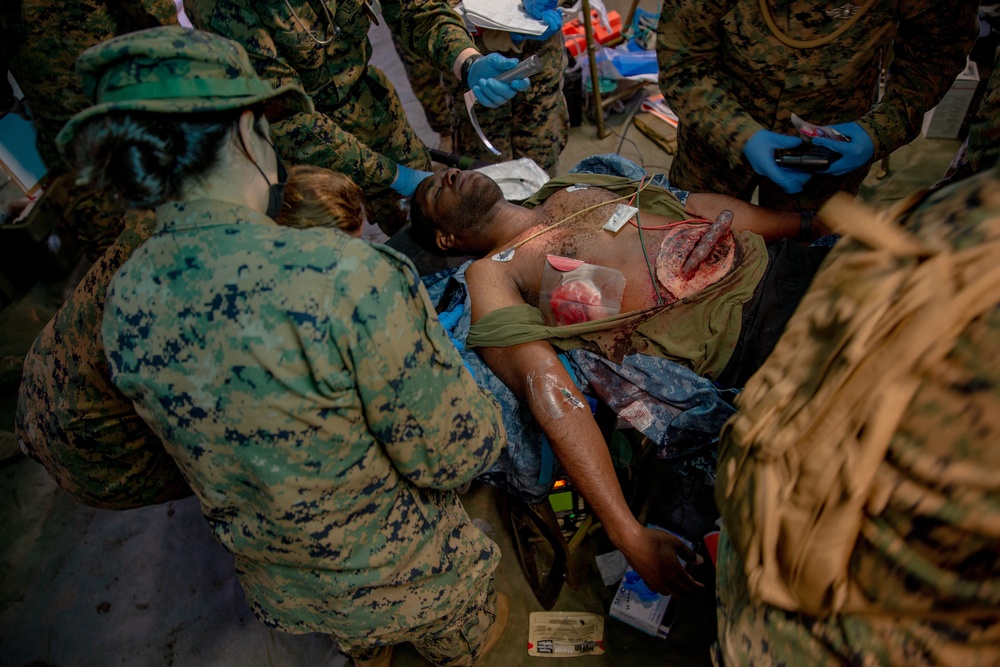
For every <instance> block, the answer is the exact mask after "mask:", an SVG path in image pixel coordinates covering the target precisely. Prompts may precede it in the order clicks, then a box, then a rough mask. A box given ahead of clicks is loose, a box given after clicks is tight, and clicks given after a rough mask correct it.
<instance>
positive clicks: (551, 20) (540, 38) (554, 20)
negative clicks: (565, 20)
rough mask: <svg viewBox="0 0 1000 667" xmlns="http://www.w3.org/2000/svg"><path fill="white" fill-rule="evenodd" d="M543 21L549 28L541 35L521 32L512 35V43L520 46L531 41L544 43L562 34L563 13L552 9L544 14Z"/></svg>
mask: <svg viewBox="0 0 1000 667" xmlns="http://www.w3.org/2000/svg"><path fill="white" fill-rule="evenodd" d="M541 20H542V21H545V23H546V25H548V26H549V27H548V28H546V29H545V32H543V33H542V34H541V35H524V34H521V33H519V32H512V33H511V34H510V39H511V41H512V42H514V43H515V44H520V43H521V42H524V41H527V40H529V39H530V40H534V41H536V42H544V41H545V40H547V39H548V38H549V37H551V36H552V35H555V34H556V33H559V32H562V12H560V11H559V10H558V9H550V10H549V11H547V12H544V13H543V14H542V16H541Z"/></svg>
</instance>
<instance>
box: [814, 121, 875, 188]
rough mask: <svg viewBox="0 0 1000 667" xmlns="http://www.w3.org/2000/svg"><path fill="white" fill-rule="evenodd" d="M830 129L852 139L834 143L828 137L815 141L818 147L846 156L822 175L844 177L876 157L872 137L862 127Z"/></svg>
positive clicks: (846, 125) (856, 125)
mask: <svg viewBox="0 0 1000 667" xmlns="http://www.w3.org/2000/svg"><path fill="white" fill-rule="evenodd" d="M830 127H831V128H832V129H834V130H836V131H837V132H840V133H841V134H842V135H844V136H845V137H847V138H848V139H850V141H834V140H833V139H827V138H826V137H816V138H815V139H813V143H814V144H816V145H817V146H824V147H826V148H829V149H830V150H832V151H837V152H838V153H840V154H841V155H843V156H844V157H842V158H840V159H839V160H837V161H836V162H834V163H833V164H831V165H830V166H829V167H827V169H826V171H821V172H820V173H821V174H832V175H833V176H843V175H844V174H848V173H850V172H852V171H854V170H855V169H860V168H861V167H863V166H865V165H866V164H868V162H869V161H870V160H871V159H872V156H873V155H875V146H874V144H872V139H871V137H869V136H868V133H867V132H865V131H864V130H863V129H862V128H861V126H860V125H858V124H857V123H841V124H840V125H831V126H830Z"/></svg>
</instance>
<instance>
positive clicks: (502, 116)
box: [396, 30, 569, 176]
mask: <svg viewBox="0 0 1000 667" xmlns="http://www.w3.org/2000/svg"><path fill="white" fill-rule="evenodd" d="M475 40H476V47H477V48H478V49H479V50H480V52H481V53H491V52H494V51H496V52H499V53H500V54H502V55H504V56H506V57H508V58H517V59H519V60H523V59H525V58H529V57H530V56H532V55H534V54H538V57H539V58H540V59H541V61H542V71H541V72H539V73H537V74H533V75H532V76H531V87H530V88H529V89H528V90H526V91H525V92H523V93H520V94H518V95H515V96H514V97H513V98H512V99H511V100H510V101H509V102H507V103H505V104H502V105H500V106H499V107H496V108H495V109H490V108H488V107H484V106H483V105H481V104H477V105H476V107H475V111H476V119H477V120H478V121H479V124H480V126H481V127H482V129H483V133H484V134H485V135H486V138H487V139H489V140H490V143H492V144H493V145H494V146H495V147H496V149H497V150H499V151H500V152H501V155H500V156H499V157H498V156H495V155H493V153H491V152H489V150H488V149H487V148H486V147H485V146H484V145H483V142H482V141H480V139H479V136H478V135H477V134H476V131H475V129H474V128H473V127H472V122H471V121H470V120H469V114H468V112H467V110H466V108H465V100H464V99H463V95H464V93H465V91H466V90H468V89H467V88H466V87H465V86H464V84H462V83H460V82H459V81H457V80H456V79H454V77H451V78H449V77H443V76H442V75H441V73H440V72H439V71H438V70H436V69H434V68H432V67H431V66H430V65H429V64H428V63H426V62H425V61H422V60H419V59H418V58H416V57H415V56H414V55H413V54H412V53H410V52H409V51H407V50H406V49H405V48H401V45H397V47H396V51H397V52H398V53H399V57H400V59H401V60H402V61H403V66H404V67H405V68H406V75H407V77H408V78H409V80H410V85H411V86H412V87H413V94H414V95H415V96H416V98H417V99H418V100H419V101H420V104H421V106H423V108H424V112H425V113H426V114H427V121H428V123H429V124H430V126H431V128H432V129H433V130H434V131H435V132H438V133H440V134H445V135H447V136H448V137H450V138H451V144H450V145H451V149H452V150H453V151H454V152H455V153H457V154H459V155H462V156H466V157H472V158H476V159H480V160H485V161H487V162H494V161H504V160H516V159H517V158H522V157H527V158H531V159H532V160H534V161H535V163H536V164H538V166H540V167H542V169H545V170H546V171H547V172H549V174H550V175H553V176H554V175H555V172H556V168H557V164H558V161H559V154H560V153H561V152H562V150H563V148H565V147H566V142H567V141H568V140H569V110H568V108H567V106H566V96H565V95H564V94H563V78H562V77H563V72H564V71H565V70H566V66H567V60H566V49H565V47H564V46H563V41H562V35H561V34H560V35H555V36H553V37H552V38H550V39H548V40H546V41H545V42H537V41H524V42H522V43H521V44H519V45H515V44H514V43H513V42H512V41H511V39H510V36H509V33H505V32H502V31H497V30H480V31H479V32H478V34H476V35H475Z"/></svg>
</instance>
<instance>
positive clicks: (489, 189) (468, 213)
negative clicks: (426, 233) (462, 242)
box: [413, 169, 503, 233]
mask: <svg viewBox="0 0 1000 667" xmlns="http://www.w3.org/2000/svg"><path fill="white" fill-rule="evenodd" d="M501 199H503V192H502V191H501V190H500V186H499V185H497V184H496V183H494V182H493V179H491V178H490V177H489V176H486V175H485V174H481V173H479V172H478V171H461V170H459V169H444V170H441V171H438V172H435V173H434V174H433V175H431V176H429V177H428V178H426V179H424V181H423V182H422V183H421V184H420V185H419V186H417V191H416V192H415V193H414V194H413V200H414V203H416V205H417V206H419V207H420V208H421V210H423V212H424V214H425V215H426V216H427V217H428V218H430V219H431V220H432V221H433V222H434V226H435V227H437V228H438V229H440V230H441V231H443V232H450V233H454V232H459V231H461V230H464V229H469V228H470V227H473V226H475V225H476V224H478V223H479V222H481V221H482V220H484V219H485V218H486V216H487V214H488V213H489V212H490V209H492V208H493V206H494V205H495V204H496V203H497V202H498V201H500V200H501Z"/></svg>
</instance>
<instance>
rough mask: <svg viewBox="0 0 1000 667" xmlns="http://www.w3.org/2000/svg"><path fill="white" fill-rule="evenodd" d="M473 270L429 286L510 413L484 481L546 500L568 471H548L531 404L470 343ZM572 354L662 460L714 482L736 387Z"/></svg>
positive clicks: (652, 362)
mask: <svg viewBox="0 0 1000 667" xmlns="http://www.w3.org/2000/svg"><path fill="white" fill-rule="evenodd" d="M467 268H468V264H465V265H463V266H461V267H459V269H458V270H457V271H455V272H454V273H452V272H451V271H447V272H442V273H438V274H434V275H430V276H425V277H424V282H425V285H426V286H427V289H428V292H429V293H430V295H431V299H432V301H433V302H434V303H435V304H436V305H437V308H438V310H439V311H441V312H448V313H450V315H449V316H447V317H446V318H445V323H446V324H448V325H451V327H450V328H449V330H448V335H449V336H450V337H451V338H452V340H454V341H455V342H456V347H458V348H459V351H460V352H461V354H462V359H463V360H464V361H465V365H466V367H467V368H468V369H469V371H470V372H471V373H472V375H473V377H474V378H475V379H476V382H477V384H479V386H480V387H482V388H483V389H485V390H486V391H489V392H490V393H491V394H493V396H494V397H495V398H496V400H497V401H498V402H499V403H500V406H501V409H502V411H503V423H504V428H505V429H506V430H507V448H506V449H505V450H504V452H503V454H502V455H501V456H500V459H499V460H498V461H497V462H496V463H495V464H494V465H493V466H492V467H491V468H490V469H489V470H488V471H487V472H486V473H484V474H483V475H481V476H480V480H481V481H483V482H486V483H487V484H491V485H493V486H497V487H500V488H502V489H504V490H506V491H507V492H509V493H512V494H514V495H516V496H518V497H519V498H521V499H523V500H525V501H527V502H538V501H540V500H541V499H543V498H544V497H545V496H546V495H547V494H548V493H549V491H551V489H552V481H553V480H554V479H556V478H558V476H559V475H560V474H561V472H562V471H561V469H560V467H559V464H558V462H555V469H554V470H548V469H547V464H548V461H549V458H548V457H546V456H545V455H544V447H545V446H547V445H545V444H544V439H545V438H544V433H543V432H542V430H541V428H540V427H539V426H538V423H537V422H536V421H535V418H534V416H533V415H532V414H531V411H530V410H529V409H528V407H527V405H525V404H524V403H522V402H521V401H520V400H518V398H517V396H516V395H515V394H514V392H512V391H511V390H510V389H509V388H508V387H507V385H505V384H504V383H503V381H501V380H500V378H498V377H497V376H496V375H494V374H493V372H492V371H491V370H490V369H489V367H488V366H487V365H486V363H485V362H484V361H483V360H482V358H481V357H480V356H479V355H478V354H476V352H475V351H473V350H469V349H467V348H466V347H465V345H464V341H465V337H466V336H467V335H468V333H469V326H470V316H469V310H470V308H469V298H468V290H467V288H466V282H465V270H466V269H467ZM456 315H457V316H456ZM565 355H566V356H567V357H568V358H569V362H570V364H571V366H572V367H573V370H574V371H575V373H576V375H577V378H578V379H579V380H580V382H581V384H582V385H583V386H582V387H581V388H582V389H583V390H584V391H585V392H588V393H590V394H592V395H594V396H596V397H597V398H599V399H600V400H601V401H602V402H603V403H605V404H606V405H608V407H610V408H611V409H612V410H613V411H614V412H615V413H616V414H617V415H618V416H619V417H620V418H621V419H623V420H624V421H626V422H628V423H629V424H630V425H631V426H633V427H635V428H636V429H637V430H638V431H640V432H641V433H643V435H645V436H646V437H648V438H649V439H650V440H651V441H653V442H654V443H656V446H657V455H658V456H659V457H660V458H663V459H667V460H669V461H671V463H672V467H673V468H674V469H675V470H677V471H678V472H680V473H682V474H695V473H697V474H699V475H704V476H708V477H710V478H714V476H715V461H716V448H717V444H718V436H719V431H720V430H721V428H722V425H723V424H724V423H725V422H726V420H727V419H728V418H729V417H730V416H731V415H733V414H734V413H735V409H734V408H733V407H732V400H733V398H735V396H736V394H737V392H736V391H735V390H731V389H730V390H721V389H719V388H718V387H716V386H715V385H714V384H713V383H712V382H711V381H710V380H707V379H705V378H703V377H701V376H699V375H697V374H696V373H694V372H693V371H691V370H689V369H688V368H686V367H684V366H681V365H680V364H676V363H674V362H672V361H669V360H667V359H662V358H660V357H652V356H649V355H643V354H633V355H629V356H627V357H625V358H624V359H623V360H622V362H623V363H622V364H621V365H619V364H616V363H613V362H611V361H608V360H607V359H604V358H603V357H601V356H599V355H596V354H593V353H591V352H588V351H586V350H571V351H568V352H566V353H565Z"/></svg>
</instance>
